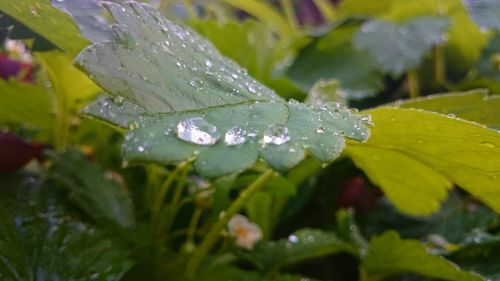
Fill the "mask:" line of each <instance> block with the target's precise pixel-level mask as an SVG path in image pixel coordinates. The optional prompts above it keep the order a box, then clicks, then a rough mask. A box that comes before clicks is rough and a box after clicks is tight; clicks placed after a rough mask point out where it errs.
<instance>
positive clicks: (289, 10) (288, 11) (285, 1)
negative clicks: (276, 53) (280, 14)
mask: <svg viewBox="0 0 500 281" xmlns="http://www.w3.org/2000/svg"><path fill="white" fill-rule="evenodd" d="M280 4H281V7H282V8H283V10H284V11H285V15H286V19H287V21H288V24H289V25H290V27H291V28H292V30H293V32H294V33H295V32H297V30H298V24H297V18H296V16H295V9H294V8H293V3H292V1H291V0H280Z"/></svg>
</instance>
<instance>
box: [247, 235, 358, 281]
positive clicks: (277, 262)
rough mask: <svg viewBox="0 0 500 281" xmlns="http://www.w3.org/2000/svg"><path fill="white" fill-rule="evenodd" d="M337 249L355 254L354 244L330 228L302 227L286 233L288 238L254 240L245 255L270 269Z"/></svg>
mask: <svg viewBox="0 0 500 281" xmlns="http://www.w3.org/2000/svg"><path fill="white" fill-rule="evenodd" d="M339 252H348V253H352V254H354V255H356V254H357V248H356V246H354V245H352V244H349V243H347V242H344V241H342V240H340V239H339V238H337V236H336V235H335V234H334V233H332V232H325V231H321V230H314V229H302V230H299V231H297V232H295V233H294V234H292V235H290V236H288V239H281V240H278V241H270V242H264V243H260V244H257V245H256V247H255V249H254V250H253V251H251V252H248V253H246V254H245V257H246V258H247V259H248V260H249V261H251V262H253V263H254V264H255V265H256V266H257V267H258V268H259V269H261V270H262V271H264V272H272V271H276V270H278V269H279V268H280V267H282V266H287V265H291V264H294V263H298V262H302V261H305V260H309V259H314V258H319V257H323V256H328V255H333V254H336V253H339Z"/></svg>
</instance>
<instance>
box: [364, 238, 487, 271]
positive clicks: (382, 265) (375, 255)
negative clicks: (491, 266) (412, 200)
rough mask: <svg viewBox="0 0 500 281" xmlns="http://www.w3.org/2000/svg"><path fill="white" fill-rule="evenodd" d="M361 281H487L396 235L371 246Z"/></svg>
mask: <svg viewBox="0 0 500 281" xmlns="http://www.w3.org/2000/svg"><path fill="white" fill-rule="evenodd" d="M361 269H362V273H361V280H363V281H376V280H383V279H385V278H386V277H389V276H391V275H394V274H398V273H405V272H412V273H417V274H421V275H424V276H429V277H434V278H438V279H443V280H455V281H481V280H485V279H484V278H482V277H480V276H479V275H476V274H474V273H471V272H467V271H464V270H461V269H460V268H459V267H458V266H457V265H455V264H453V263H452V262H450V261H447V260H446V259H444V258H442V257H440V256H436V255H433V254H431V253H429V252H428V250H427V249H426V248H425V246H424V245H422V244H421V243H420V242H419V241H417V240H410V239H401V237H399V234H397V233H396V232H394V231H389V232H385V233H384V234H382V235H380V236H378V237H375V238H373V239H372V240H371V242H370V247H369V250H368V253H367V255H366V256H365V257H364V258H363V260H362V264H361Z"/></svg>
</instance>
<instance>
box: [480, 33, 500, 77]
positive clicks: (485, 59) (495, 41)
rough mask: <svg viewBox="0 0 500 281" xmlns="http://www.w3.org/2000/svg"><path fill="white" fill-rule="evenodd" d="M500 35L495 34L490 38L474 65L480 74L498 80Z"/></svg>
mask: <svg viewBox="0 0 500 281" xmlns="http://www.w3.org/2000/svg"><path fill="white" fill-rule="evenodd" d="M499 66H500V35H498V34H497V35H495V36H494V37H493V38H491V39H490V42H489V43H488V46H486V48H484V50H483V51H482V53H481V57H480V58H479V60H478V61H477V64H476V67H477V70H478V72H479V74H480V75H484V76H486V77H491V78H493V79H494V80H496V81H500V71H499Z"/></svg>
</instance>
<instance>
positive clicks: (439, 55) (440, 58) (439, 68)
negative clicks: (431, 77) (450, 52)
mask: <svg viewBox="0 0 500 281" xmlns="http://www.w3.org/2000/svg"><path fill="white" fill-rule="evenodd" d="M434 59H435V62H434V63H435V64H434V68H435V73H436V81H437V82H438V83H439V85H445V84H446V63H445V60H444V55H443V47H442V46H437V47H436V49H435V53H434Z"/></svg>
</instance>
